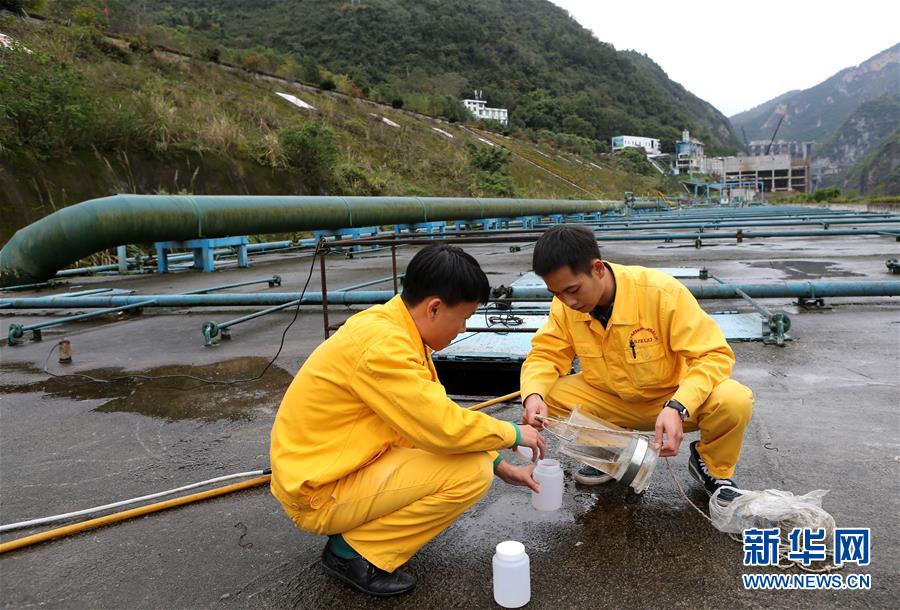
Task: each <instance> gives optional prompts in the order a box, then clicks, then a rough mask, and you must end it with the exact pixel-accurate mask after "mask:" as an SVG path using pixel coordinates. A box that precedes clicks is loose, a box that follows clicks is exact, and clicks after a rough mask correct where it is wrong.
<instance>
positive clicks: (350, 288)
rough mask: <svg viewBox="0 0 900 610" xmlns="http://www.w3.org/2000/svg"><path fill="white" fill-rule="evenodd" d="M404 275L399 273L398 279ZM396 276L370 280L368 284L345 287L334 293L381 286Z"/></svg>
mask: <svg viewBox="0 0 900 610" xmlns="http://www.w3.org/2000/svg"><path fill="white" fill-rule="evenodd" d="M405 275H406V274H405V273H401V274H400V275H399V277H401V278H402V277H404V276H405ZM397 277H398V276H393V275H389V276H387V277H381V278H378V279H377V280H370V281H368V282H363V283H362V284H353V285H352V286H345V287H344V288H338V289H337V290H336V292H347V291H348V290H357V289H358V288H365V287H366V286H374V285H375V284H383V283H384V282H387V281H388V280H391V279H396V278H397Z"/></svg>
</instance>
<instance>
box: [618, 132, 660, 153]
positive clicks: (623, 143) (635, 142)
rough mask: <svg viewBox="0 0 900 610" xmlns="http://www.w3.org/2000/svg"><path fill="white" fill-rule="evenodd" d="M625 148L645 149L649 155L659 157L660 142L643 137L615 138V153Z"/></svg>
mask: <svg viewBox="0 0 900 610" xmlns="http://www.w3.org/2000/svg"><path fill="white" fill-rule="evenodd" d="M623 148H643V149H644V151H646V153H647V154H648V155H658V154H660V153H659V140H657V139H656V138H644V137H641V136H615V137H613V138H612V149H613V152H616V151H617V150H622V149H623Z"/></svg>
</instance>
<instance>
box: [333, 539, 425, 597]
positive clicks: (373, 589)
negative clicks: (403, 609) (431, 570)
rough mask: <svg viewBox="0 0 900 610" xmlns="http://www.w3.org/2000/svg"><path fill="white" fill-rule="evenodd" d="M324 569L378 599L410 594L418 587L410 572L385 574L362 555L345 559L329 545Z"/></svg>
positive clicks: (398, 571)
mask: <svg viewBox="0 0 900 610" xmlns="http://www.w3.org/2000/svg"><path fill="white" fill-rule="evenodd" d="M322 568H323V569H324V570H325V572H326V573H327V574H331V575H332V576H334V577H335V578H339V579H341V580H343V581H344V582H345V583H347V584H348V585H350V586H351V587H353V588H354V589H356V590H357V591H362V592H363V593H368V594H369V595H375V596H378V597H391V596H393V595H401V594H403V593H409V592H410V591H412V590H413V589H414V588H415V586H416V577H415V576H413V575H412V574H410V573H409V572H405V571H401V570H397V571H395V572H385V571H384V570H382V569H381V568H379V567H378V566H375V565H372V564H371V563H369V561H368V560H366V558H365V557H363V556H362V555H359V556H357V557H354V558H353V559H344V558H343V557H339V556H337V555H336V554H335V553H334V552H332V550H331V546H330V545H329V544H325V550H323V551H322Z"/></svg>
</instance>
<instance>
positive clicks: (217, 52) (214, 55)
mask: <svg viewBox="0 0 900 610" xmlns="http://www.w3.org/2000/svg"><path fill="white" fill-rule="evenodd" d="M203 59H205V60H206V61H211V62H213V63H214V64H217V63H219V62H220V61H221V60H222V50H221V49H219V48H216V47H210V48H207V49H205V50H204V51H203Z"/></svg>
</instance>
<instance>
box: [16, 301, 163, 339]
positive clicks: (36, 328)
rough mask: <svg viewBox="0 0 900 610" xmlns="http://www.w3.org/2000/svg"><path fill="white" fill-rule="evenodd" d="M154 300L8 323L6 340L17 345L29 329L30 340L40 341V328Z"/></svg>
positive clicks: (152, 302)
mask: <svg viewBox="0 0 900 610" xmlns="http://www.w3.org/2000/svg"><path fill="white" fill-rule="evenodd" d="M154 304H155V301H153V300H149V301H139V302H137V303H131V304H130V305H122V306H120V307H113V308H111V309H102V310H100V311H91V312H88V313H82V314H78V315H77V316H69V317H67V318H62V319H60V320H51V321H50V322H41V323H39V324H29V325H28V326H22V325H21V324H10V325H9V334H8V335H7V341H8V343H9V345H18V344H19V339H21V338H22V336H24V334H25V332H26V331H31V339H32V341H40V340H42V339H43V335H42V334H41V329H44V328H48V327H50V326H57V325H59V324H64V323H66V322H78V321H80V320H89V319H91V318H97V317H99V316H104V315H106V314H109V313H116V312H118V311H125V310H127V309H137V308H140V307H149V306H151V305H154Z"/></svg>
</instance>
